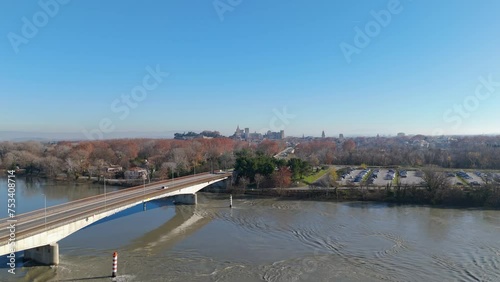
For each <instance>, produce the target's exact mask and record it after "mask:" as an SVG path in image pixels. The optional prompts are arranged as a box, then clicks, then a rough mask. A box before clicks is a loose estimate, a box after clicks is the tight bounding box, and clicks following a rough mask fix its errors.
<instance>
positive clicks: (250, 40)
mask: <svg viewBox="0 0 500 282" xmlns="http://www.w3.org/2000/svg"><path fill="white" fill-rule="evenodd" d="M48 2H50V3H55V4H54V5H52V6H50V5H49V6H47V4H46V3H48ZM498 10H500V2H498V1H494V0H486V1H482V2H480V3H479V2H478V3H476V2H459V3H457V2H456V1H439V2H426V1H407V0H401V1H397V0H376V1H372V0H359V1H356V4H355V5H354V4H352V3H347V2H343V1H328V0H319V1H315V2H314V3H309V2H303V1H295V0H294V1H275V2H272V3H270V2H269V1H244V2H242V3H241V4H240V5H237V6H235V7H231V9H228V10H221V9H220V7H217V6H214V5H213V3H212V1H208V2H206V3H196V5H194V4H193V3H190V2H185V1H169V2H164V1H148V2H147V3H143V2H137V1H130V0H124V1H120V2H117V1H108V2H103V3H101V2H97V1H85V2H74V1H72V2H70V3H66V1H59V2H58V1H55V0H54V1H53V2H51V1H41V2H15V1H6V2H2V3H0V34H3V35H4V36H3V37H2V38H3V39H1V40H0V60H1V62H2V63H1V64H0V100H1V105H2V112H1V114H0V115H1V119H0V131H1V132H7V131H9V132H38V133H40V134H42V135H43V133H49V134H50V133H54V134H61V135H67V136H73V135H76V136H74V139H86V138H88V137H89V136H91V137H92V136H94V137H99V136H103V137H104V138H114V137H113V136H121V135H126V133H124V132H129V133H130V134H131V135H130V136H128V137H130V138H136V137H143V136H141V134H146V135H148V134H149V135H151V136H150V137H154V136H155V135H157V136H168V134H171V135H172V136H173V133H175V132H184V131H186V132H187V131H195V132H200V131H203V130H218V131H220V132H221V133H222V134H223V135H226V136H229V135H231V134H233V133H234V130H235V128H236V126H237V125H240V127H243V128H244V127H248V128H250V131H251V132H259V133H264V132H267V130H271V131H273V132H278V131H280V130H285V132H286V135H287V136H290V135H291V136H302V135H303V134H304V135H306V136H321V134H322V131H323V130H324V131H325V135H326V136H327V137H337V136H338V134H340V133H342V134H344V135H345V136H346V137H347V136H375V135H377V134H380V135H392V136H395V135H396V134H397V133H399V132H405V133H406V134H424V135H442V134H444V135H462V134H466V135H471V134H500V128H499V127H498V121H499V120H500V111H498V108H499V106H500V95H499V94H500V69H499V66H500V56H499V53H498V50H500V29H498V28H496V27H498V26H500V18H498V15H497V11H498ZM0 136H1V134H0ZM78 136H79V137H78ZM0 138H1V137H0Z"/></svg>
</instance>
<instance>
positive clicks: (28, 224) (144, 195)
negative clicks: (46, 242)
mask: <svg viewBox="0 0 500 282" xmlns="http://www.w3.org/2000/svg"><path fill="white" fill-rule="evenodd" d="M228 176H229V174H209V173H201V174H196V175H192V176H185V177H180V178H177V179H174V180H167V181H160V182H154V183H149V184H146V185H141V186H135V187H131V188H127V189H122V190H118V191H113V192H110V193H107V194H101V195H96V196H92V197H88V198H84V199H79V200H75V201H71V202H67V203H64V204H60V205H56V206H52V207H47V209H46V214H45V209H39V210H35V211H31V212H27V213H24V214H20V215H17V216H16V217H15V218H3V219H0V241H1V242H8V239H9V235H10V231H9V226H10V224H12V223H15V225H16V240H18V239H21V238H23V237H26V236H29V235H30V234H35V233H38V232H41V231H44V230H50V229H51V228H52V227H56V226H60V225H63V224H66V223H69V222H71V221H72V220H76V219H81V218H84V217H88V216H92V214H95V213H99V212H104V211H105V210H111V209H113V208H117V207H121V206H124V205H127V204H130V203H134V202H138V201H148V200H149V198H152V197H154V196H159V195H162V194H165V193H168V192H174V191H177V190H180V189H182V188H185V187H189V186H192V185H196V184H201V183H204V182H210V181H213V180H219V179H222V178H225V177H228ZM163 186H167V187H168V188H167V189H163V188H162V187H163ZM11 220H16V222H12V221H11Z"/></svg>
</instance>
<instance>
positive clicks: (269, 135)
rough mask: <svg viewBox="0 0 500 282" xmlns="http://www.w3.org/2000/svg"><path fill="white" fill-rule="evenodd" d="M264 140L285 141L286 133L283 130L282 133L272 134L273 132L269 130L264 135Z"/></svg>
mask: <svg viewBox="0 0 500 282" xmlns="http://www.w3.org/2000/svg"><path fill="white" fill-rule="evenodd" d="M264 138H267V139H271V140H283V139H285V131H284V130H281V131H280V132H272V131H271V130H268V131H267V133H266V134H265V135H264Z"/></svg>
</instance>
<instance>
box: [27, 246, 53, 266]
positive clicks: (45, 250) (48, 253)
mask: <svg viewBox="0 0 500 282" xmlns="http://www.w3.org/2000/svg"><path fill="white" fill-rule="evenodd" d="M24 259H25V260H33V261H35V262H37V263H40V264H45V265H58V264H59V244H57V243H53V244H50V245H45V246H42V247H38V248H33V249H29V250H25V251H24Z"/></svg>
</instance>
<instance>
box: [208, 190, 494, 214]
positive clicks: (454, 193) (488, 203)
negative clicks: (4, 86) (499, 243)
mask: <svg viewBox="0 0 500 282" xmlns="http://www.w3.org/2000/svg"><path fill="white" fill-rule="evenodd" d="M208 191H212V192H224V193H232V194H235V195H253V196H264V197H277V198H283V199H289V200H319V201H337V202H348V201H365V202H382V203H392V204H410V205H430V206H449V207H457V208H488V209H500V188H498V187H493V186H492V187H482V188H479V189H453V188H450V189H443V190H440V191H429V190H427V189H425V188H422V187H391V188H380V189H366V188H339V189H335V188H314V189H294V188H282V189H280V188H271V189H270V188H266V189H246V190H242V189H228V190H227V191H224V190H222V189H218V190H213V189H212V190H208Z"/></svg>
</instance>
